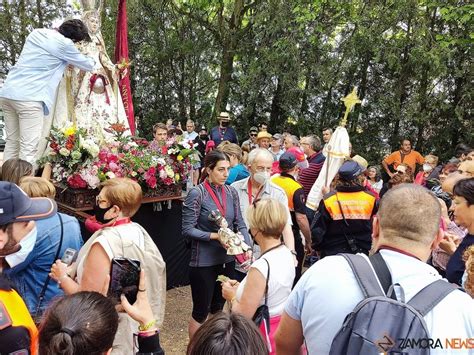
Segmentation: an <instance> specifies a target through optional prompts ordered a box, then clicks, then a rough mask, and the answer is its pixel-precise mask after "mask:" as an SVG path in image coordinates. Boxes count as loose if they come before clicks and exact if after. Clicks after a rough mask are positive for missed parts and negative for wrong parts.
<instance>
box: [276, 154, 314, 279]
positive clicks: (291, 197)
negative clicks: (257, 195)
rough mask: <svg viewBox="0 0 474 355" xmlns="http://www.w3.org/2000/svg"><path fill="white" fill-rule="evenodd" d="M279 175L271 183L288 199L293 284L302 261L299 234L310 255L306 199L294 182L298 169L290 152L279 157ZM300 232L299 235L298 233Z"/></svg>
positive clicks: (299, 275)
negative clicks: (295, 261)
mask: <svg viewBox="0 0 474 355" xmlns="http://www.w3.org/2000/svg"><path fill="white" fill-rule="evenodd" d="M279 165H280V174H279V175H274V176H273V177H272V178H271V182H273V183H274V184H275V185H277V186H280V187H281V188H282V189H283V190H284V191H285V193H286V197H287V198H288V209H289V210H290V215H291V221H292V223H293V225H292V230H293V235H294V238H295V251H296V254H297V255H296V259H297V260H298V265H297V266H296V270H295V282H294V284H296V282H298V280H299V279H300V277H301V271H302V267H303V259H304V247H303V242H302V240H301V233H303V236H304V239H305V246H306V251H307V252H308V254H311V252H312V250H311V231H310V229H309V222H308V218H307V217H306V198H305V194H304V190H303V186H302V185H301V184H300V183H299V182H297V181H296V178H297V177H298V172H299V171H300V167H299V165H298V159H297V158H296V156H295V154H294V153H292V152H285V153H283V155H282V156H281V157H280V160H279ZM300 231H301V233H300Z"/></svg>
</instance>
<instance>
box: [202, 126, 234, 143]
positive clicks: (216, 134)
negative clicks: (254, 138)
mask: <svg viewBox="0 0 474 355" xmlns="http://www.w3.org/2000/svg"><path fill="white" fill-rule="evenodd" d="M209 139H210V140H211V141H214V143H215V144H216V147H217V146H218V145H219V144H221V143H222V142H223V141H229V142H231V143H235V144H239V141H238V140H237V134H236V133H235V131H234V129H233V128H232V127H225V128H222V127H220V126H216V127H214V128H213V129H211V133H210V134H209Z"/></svg>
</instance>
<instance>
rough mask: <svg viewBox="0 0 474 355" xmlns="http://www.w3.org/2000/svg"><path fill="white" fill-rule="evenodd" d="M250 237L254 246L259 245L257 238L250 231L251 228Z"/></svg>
mask: <svg viewBox="0 0 474 355" xmlns="http://www.w3.org/2000/svg"><path fill="white" fill-rule="evenodd" d="M249 235H250V237H251V238H252V241H253V243H254V244H256V245H258V243H257V241H256V240H255V236H254V235H253V234H252V232H251V231H250V228H249Z"/></svg>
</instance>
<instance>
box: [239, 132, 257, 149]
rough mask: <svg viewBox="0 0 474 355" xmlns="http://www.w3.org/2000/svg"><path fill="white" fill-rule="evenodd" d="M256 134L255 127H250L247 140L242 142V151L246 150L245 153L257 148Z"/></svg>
mask: <svg viewBox="0 0 474 355" xmlns="http://www.w3.org/2000/svg"><path fill="white" fill-rule="evenodd" d="M257 134H258V128H257V127H250V130H249V139H247V140H246V141H244V142H243V143H242V149H243V148H245V147H246V148H247V151H249V152H250V151H251V150H252V149H255V148H257V147H258V145H257Z"/></svg>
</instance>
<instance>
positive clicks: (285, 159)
mask: <svg viewBox="0 0 474 355" xmlns="http://www.w3.org/2000/svg"><path fill="white" fill-rule="evenodd" d="M296 164H298V160H297V159H296V157H295V155H294V154H293V153H291V152H285V153H283V154H282V155H281V157H280V160H279V166H280V170H281V171H288V170H291V169H293V168H294V167H295V166H296Z"/></svg>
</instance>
